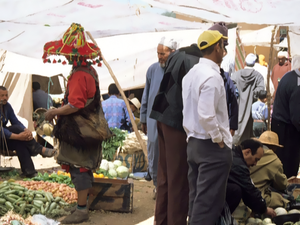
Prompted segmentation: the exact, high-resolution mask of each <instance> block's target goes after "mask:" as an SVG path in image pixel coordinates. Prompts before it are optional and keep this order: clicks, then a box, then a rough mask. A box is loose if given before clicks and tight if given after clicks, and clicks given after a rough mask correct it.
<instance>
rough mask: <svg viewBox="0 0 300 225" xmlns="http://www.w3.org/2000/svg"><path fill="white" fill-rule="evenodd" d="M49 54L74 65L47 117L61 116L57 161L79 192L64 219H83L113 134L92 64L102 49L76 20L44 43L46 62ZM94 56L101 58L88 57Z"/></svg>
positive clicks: (57, 130)
mask: <svg viewBox="0 0 300 225" xmlns="http://www.w3.org/2000/svg"><path fill="white" fill-rule="evenodd" d="M49 55H63V56H65V57H66V58H67V60H68V62H69V64H72V65H73V68H72V71H71V73H70V77H69V80H68V85H67V90H66V93H65V97H64V102H63V106H62V107H61V108H58V109H51V110H48V111H47V113H46V114H45V119H46V120H52V119H53V118H54V117H55V116H58V121H57V124H56V126H55V127H54V131H53V133H54V136H55V137H56V138H57V139H58V140H59V154H58V156H57V163H59V164H61V165H62V168H63V169H65V170H66V171H67V172H68V171H69V172H70V174H71V178H72V182H73V183H74V185H75V189H76V191H77V193H78V200H77V206H76V207H74V208H70V209H69V211H71V212H72V214H71V215H69V216H67V217H66V218H65V219H64V220H63V221H61V222H62V223H63V224H75V223H82V222H84V221H87V220H88V209H87V199H88V193H89V189H90V188H92V182H93V173H92V170H94V169H97V168H98V167H99V166H100V162H101V158H102V149H101V143H102V141H103V140H105V139H107V138H109V137H111V132H110V130H109V128H108V125H107V122H106V120H105V118H104V114H103V110H102V106H101V101H100V90H99V81H98V75H97V72H96V70H95V69H94V68H93V67H92V66H91V65H92V64H95V63H96V61H97V62H98V64H100V61H99V58H100V55H101V53H100V49H99V48H98V47H97V46H95V45H94V44H92V43H88V42H87V41H86V39H85V34H84V29H83V27H81V25H80V24H75V23H73V24H72V25H71V26H70V28H69V29H68V30H67V31H66V33H65V34H64V36H63V38H62V40H60V41H54V42H48V43H46V44H45V46H44V56H43V58H44V62H49V61H50V62H51V60H50V59H47V56H49ZM95 58H98V59H97V60H96V61H89V60H88V59H90V60H93V59H95ZM54 60H55V59H54ZM54 60H53V62H54ZM55 62H56V60H55ZM63 64H65V61H64V62H63Z"/></svg>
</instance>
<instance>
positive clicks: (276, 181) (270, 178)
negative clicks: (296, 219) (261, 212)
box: [250, 131, 292, 208]
mask: <svg viewBox="0 0 300 225" xmlns="http://www.w3.org/2000/svg"><path fill="white" fill-rule="evenodd" d="M259 141H260V142H261V143H262V144H263V149H264V155H263V157H262V158H261V160H260V161H259V162H258V163H257V164H256V166H255V167H252V168H251V169H250V176H251V178H252V181H253V183H254V185H255V186H256V187H257V188H258V189H259V190H260V191H261V194H262V197H263V198H264V199H265V200H266V204H267V206H268V207H271V208H277V207H284V208H290V207H292V205H289V204H288V202H289V201H288V200H287V199H285V198H283V197H282V195H281V194H279V193H277V192H274V191H275V190H277V191H279V192H284V191H285V189H286V187H287V184H288V181H287V178H286V175H285V174H284V173H283V165H282V163H281V161H280V159H279V158H278V157H277V155H276V154H275V153H274V151H275V150H276V149H277V147H279V148H281V147H283V146H282V145H279V141H278V136H277V134H276V133H274V132H272V131H265V132H264V133H262V135H261V136H260V138H259ZM270 187H272V188H273V189H275V190H274V191H271V189H270Z"/></svg>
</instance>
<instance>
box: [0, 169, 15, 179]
mask: <svg viewBox="0 0 300 225" xmlns="http://www.w3.org/2000/svg"><path fill="white" fill-rule="evenodd" d="M18 176H19V172H18V171H17V170H16V169H13V170H11V171H6V172H0V178H2V179H7V178H9V179H13V178H16V177H18Z"/></svg>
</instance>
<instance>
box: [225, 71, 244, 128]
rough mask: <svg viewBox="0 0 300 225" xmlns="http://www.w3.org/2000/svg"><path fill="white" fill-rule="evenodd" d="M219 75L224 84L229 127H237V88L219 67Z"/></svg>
mask: <svg viewBox="0 0 300 225" xmlns="http://www.w3.org/2000/svg"><path fill="white" fill-rule="evenodd" d="M220 72H221V76H222V78H223V80H224V86H225V91H226V100H227V110H228V116H229V127H230V129H231V130H237V129H238V122H239V121H238V120H239V106H238V103H237V98H238V89H237V88H236V86H235V85H234V83H233V82H232V80H231V78H230V76H229V74H228V73H227V72H224V70H223V69H220Z"/></svg>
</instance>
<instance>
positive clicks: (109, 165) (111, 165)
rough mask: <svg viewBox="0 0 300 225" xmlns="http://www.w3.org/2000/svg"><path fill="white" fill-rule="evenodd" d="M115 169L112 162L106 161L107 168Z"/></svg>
mask: <svg viewBox="0 0 300 225" xmlns="http://www.w3.org/2000/svg"><path fill="white" fill-rule="evenodd" d="M111 169H115V164H114V163H113V162H108V170H111Z"/></svg>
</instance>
